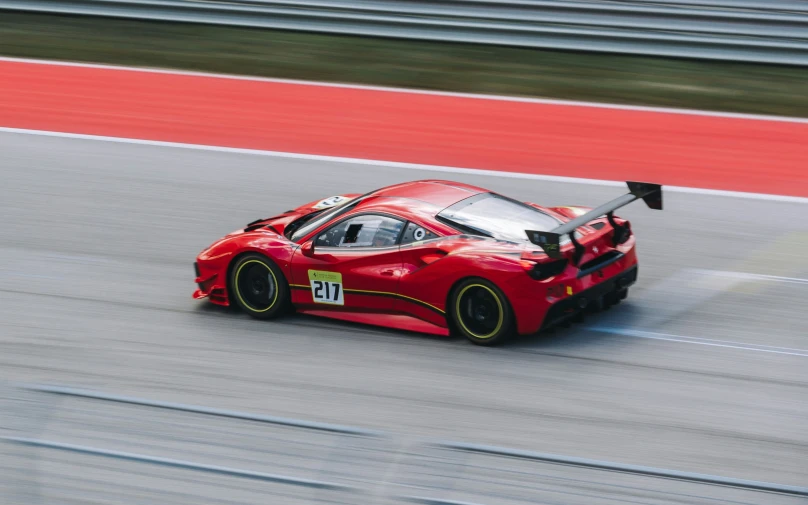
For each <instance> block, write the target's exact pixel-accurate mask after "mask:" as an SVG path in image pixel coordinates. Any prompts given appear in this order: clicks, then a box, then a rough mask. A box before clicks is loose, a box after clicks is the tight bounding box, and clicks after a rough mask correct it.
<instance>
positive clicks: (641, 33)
mask: <svg viewBox="0 0 808 505" xmlns="http://www.w3.org/2000/svg"><path fill="white" fill-rule="evenodd" d="M0 9H7V10H19V11H28V12H50V13H62V14H82V15H91V16H108V17H122V18H136V19H153V20H164V21H179V22H189V23H209V24H221V25H236V26H249V27H259V28H275V29H285V30H300V31H310V32H322V33H337V34H353V35H366V36H379V37H395V38H407V39H418V40H435V41H450V42H464V43H479V44H497V45H507V46H519V47H530V48H547V49H564V50H576V51H598V52H613V53H626V54H639V55H657V56H671V57H687V58H702V59H713V60H727V61H748V62H760V63H778V64H787V65H808V2H805V1H802V0H768V1H767V0H667V1H664V0H659V1H651V0H623V1H618V0H614V1H592V0H570V1H561V0H510V1H502V2H497V1H493V0H441V1H416V0H400V1H395V0H306V1H303V0H278V1H274V0H230V1H227V2H210V1H202V0H165V1H158V0H0Z"/></svg>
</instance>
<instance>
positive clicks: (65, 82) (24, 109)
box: [0, 61, 808, 196]
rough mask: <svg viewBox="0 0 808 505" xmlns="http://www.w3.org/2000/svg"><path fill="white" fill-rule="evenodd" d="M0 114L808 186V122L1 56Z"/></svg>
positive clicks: (315, 146)
mask: <svg viewBox="0 0 808 505" xmlns="http://www.w3.org/2000/svg"><path fill="white" fill-rule="evenodd" d="M0 126H4V127H13V128H25V129H35V130H49V131H58V132H69V133H81V134H91V135H103V136H112V137H124V138H134V139H146V140H159V141H168V142H182V143H191V144H205V145H214V146H224V147H238V148H249V149H261V150H271V151H284V152H292V153H305V154H319V155H329V156H341V157H351V158H364V159H373V160H385V161H399V162H409V163H422V164H429V165H445V166H452V167H464V168H476V169H487V170H497V171H507V172H524V173H530V174H543V175H558V176H567V177H581V178H592V179H609V180H642V181H649V182H658V183H662V184H667V185H678V186H690V187H698V188H708V189H722V190H732V191H748V192H755V193H771V194H780V195H792V196H808V123H804V122H803V123H800V122H788V121H770V120H762V119H749V118H737V117H720V116H714V115H707V114H705V115H699V114H678V113H670V112H664V111H650V110H629V109H620V108H605V107H592V106H584V105H573V104H552V103H551V104H548V103H536V102H525V101H515V100H494V99H485V98H479V97H466V96H447V95H440V94H428V93H406V92H399V91H395V90H391V91H386V90H381V89H361V88H351V87H335V86H320V85H312V84H296V83H286V82H272V81H262V80H250V79H233V78H225V77H215V76H204V75H189V74H181V73H176V74H175V73H159V72H147V71H138V70H135V69H119V68H108V67H107V68H97V67H86V66H79V65H75V66H74V65H51V64H39V63H32V62H22V61H0Z"/></svg>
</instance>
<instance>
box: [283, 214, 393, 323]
mask: <svg viewBox="0 0 808 505" xmlns="http://www.w3.org/2000/svg"><path fill="white" fill-rule="evenodd" d="M403 228H404V221H403V220H401V219H398V218H396V217H394V216H390V215H385V214H359V215H353V216H350V217H347V218H344V219H342V220H341V221H339V222H338V223H336V224H334V225H331V226H330V227H328V228H326V229H325V230H324V231H322V232H320V233H318V234H317V235H316V236H315V237H314V238H313V239H310V240H309V241H307V242H305V243H304V244H302V245H301V247H300V248H298V250H297V251H296V252H295V255H294V256H293V257H292V268H291V270H292V282H293V283H292V285H291V286H290V287H291V288H292V301H293V303H295V304H296V305H298V306H301V307H304V308H309V309H315V308H316V309H320V310H337V311H340V310H341V311H355V312H391V311H392V310H393V302H394V300H395V298H394V295H395V293H397V292H398V282H399V278H400V277H401V253H400V252H399V246H398V241H399V238H400V236H401V232H402V230H403Z"/></svg>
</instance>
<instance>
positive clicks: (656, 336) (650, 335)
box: [588, 326, 808, 357]
mask: <svg viewBox="0 0 808 505" xmlns="http://www.w3.org/2000/svg"><path fill="white" fill-rule="evenodd" d="M588 329H589V330H592V331H597V332H600V333H610V334H613V335H622V336H625V337H635V338H647V339H651V340H666V341H669V342H683V343H686V344H697V345H708V346H712V347H727V348H730V349H741V350H744V351H757V352H766V353H772V354H786V355H789V356H802V357H808V350H806V349H793V348H790V347H774V346H770V345H758V344H746V343H743V342H733V341H731V340H715V339H710V338H700V337H688V336H684V335H674V334H670V333H656V332H653V331H644V330H632V329H630V328H616V327H610V326H590V327H589V328H588Z"/></svg>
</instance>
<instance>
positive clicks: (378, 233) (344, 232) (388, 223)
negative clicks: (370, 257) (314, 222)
mask: <svg viewBox="0 0 808 505" xmlns="http://www.w3.org/2000/svg"><path fill="white" fill-rule="evenodd" d="M403 227H404V223H403V222H402V221H399V220H398V219H394V218H391V217H387V216H373V215H365V216H357V217H354V218H351V219H346V220H345V221H343V222H341V223H339V224H337V225H334V226H332V227H331V228H329V229H327V230H326V231H324V232H323V233H321V234H320V235H318V236H317V239H316V241H315V243H314V245H315V246H318V247H386V246H392V245H396V240H398V236H399V235H400V234H401V229H402V228H403Z"/></svg>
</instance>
